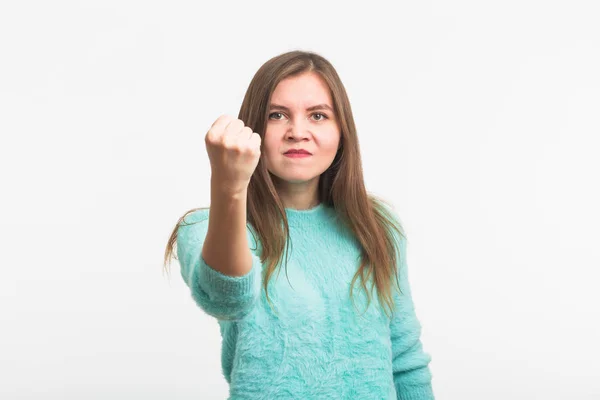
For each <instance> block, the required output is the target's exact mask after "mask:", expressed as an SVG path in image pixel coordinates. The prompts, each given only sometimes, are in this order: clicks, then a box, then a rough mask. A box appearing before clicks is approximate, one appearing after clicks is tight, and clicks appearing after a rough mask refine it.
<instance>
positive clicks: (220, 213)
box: [202, 180, 252, 276]
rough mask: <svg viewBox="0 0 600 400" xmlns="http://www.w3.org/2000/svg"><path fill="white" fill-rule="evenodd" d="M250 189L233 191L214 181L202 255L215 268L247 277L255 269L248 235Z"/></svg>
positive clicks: (223, 272) (231, 274) (227, 273)
mask: <svg viewBox="0 0 600 400" xmlns="http://www.w3.org/2000/svg"><path fill="white" fill-rule="evenodd" d="M246 202H247V191H243V192H239V193H237V194H230V193H228V192H227V191H226V190H225V189H224V188H221V187H220V186H219V183H218V181H216V180H213V181H211V205H210V215H209V223H208V231H207V234H206V239H205V241H204V245H203V247H202V257H203V258H204V260H205V261H206V263H207V264H208V265H210V266H211V267H212V268H213V269H214V270H215V271H218V272H220V273H222V274H224V275H229V276H244V275H246V274H247V273H248V272H250V270H251V268H252V254H251V252H250V248H249V245H248V238H247V234H246Z"/></svg>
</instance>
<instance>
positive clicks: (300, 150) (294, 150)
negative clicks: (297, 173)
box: [283, 149, 312, 156]
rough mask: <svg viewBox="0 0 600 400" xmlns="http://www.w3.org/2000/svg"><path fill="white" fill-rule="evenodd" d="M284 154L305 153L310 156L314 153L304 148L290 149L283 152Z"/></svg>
mask: <svg viewBox="0 0 600 400" xmlns="http://www.w3.org/2000/svg"><path fill="white" fill-rule="evenodd" d="M283 154H284V155H286V156H287V155H290V154H303V155H307V156H310V155H312V154H310V153H309V152H308V151H306V150H304V149H290V150H288V151H286V152H285V153H283Z"/></svg>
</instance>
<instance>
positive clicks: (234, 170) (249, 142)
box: [204, 115, 261, 195]
mask: <svg viewBox="0 0 600 400" xmlns="http://www.w3.org/2000/svg"><path fill="white" fill-rule="evenodd" d="M204 141H205V142H206V151H207V152H208V158H209V159H210V166H211V170H212V183H214V184H217V185H218V187H219V189H220V190H224V191H226V192H227V193H228V194H232V195H235V194H239V193H241V192H243V191H244V190H246V189H247V188H248V184H249V183H250V178H251V177H252V174H253V173H254V170H255V169H256V166H257V165H258V160H259V159H260V144H261V138H260V135H259V134H258V133H255V132H253V131H252V129H250V128H249V127H247V126H245V125H244V122H243V121H242V120H239V119H235V118H233V117H231V116H229V115H221V116H220V117H219V118H217V120H216V121H215V122H214V123H213V124H212V126H211V127H210V129H209V130H208V132H207V133H206V137H205V140H204Z"/></svg>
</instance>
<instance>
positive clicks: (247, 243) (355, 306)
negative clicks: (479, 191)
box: [165, 51, 434, 400]
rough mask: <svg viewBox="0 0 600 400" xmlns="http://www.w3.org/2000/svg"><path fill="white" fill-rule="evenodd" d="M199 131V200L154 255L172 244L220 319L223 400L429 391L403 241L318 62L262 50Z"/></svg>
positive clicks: (347, 113)
mask: <svg viewBox="0 0 600 400" xmlns="http://www.w3.org/2000/svg"><path fill="white" fill-rule="evenodd" d="M205 142H206V147H207V152H208V155H209V159H210V164H211V171H212V175H211V206H210V208H209V209H193V210H191V211H188V212H187V213H186V214H185V215H184V216H182V217H181V218H180V219H179V221H178V223H177V225H176V227H175V229H174V230H173V233H172V235H171V237H170V240H169V243H168V246H167V250H166V254H165V266H166V265H167V262H168V260H170V258H171V256H172V254H173V247H174V244H175V243H177V259H178V261H179V264H180V266H181V275H182V277H183V279H184V280H185V282H186V284H187V285H188V286H189V288H190V290H191V295H192V298H193V299H194V301H195V302H196V303H197V305H198V306H199V307H200V308H201V309H202V310H203V311H204V312H206V313H207V314H209V315H212V316H214V317H215V318H216V319H217V321H218V323H219V326H220V328H221V335H222V337H223V342H222V358H221V362H222V368H223V374H224V376H225V379H226V380H227V382H228V383H229V388H230V399H288V398H297V399H325V398H327V399H333V398H335V399H396V398H397V399H412V400H415V399H419V400H421V399H433V398H434V395H433V391H432V386H431V373H430V370H429V366H428V364H429V362H430V360H431V357H430V356H429V355H428V354H427V353H425V352H424V351H423V349H422V344H421V341H420V331H421V327H420V324H419V321H418V319H417V317H416V314H415V311H414V305H413V302H412V298H411V294H410V288H409V282H408V275H407V271H406V238H405V236H404V234H403V230H402V227H401V226H400V223H399V221H398V220H399V219H398V218H397V216H396V215H395V213H394V212H393V211H392V209H391V207H388V206H387V205H385V204H384V202H383V201H382V200H379V199H376V198H375V197H374V196H372V195H369V194H367V192H366V190H365V185H364V182H363V174H362V167H361V158H360V151H359V145H358V140H357V135H356V128H355V126H354V119H353V116H352V111H351V107H350V103H349V100H348V97H347V94H346V91H345V89H344V86H343V84H342V82H341V80H340V78H339V76H338V74H337V73H336V71H335V69H334V68H333V66H332V65H331V63H330V62H328V61H327V60H326V59H325V58H323V57H322V56H320V55H318V54H316V53H312V52H304V51H291V52H288V53H284V54H281V55H279V56H277V57H274V58H272V59H270V60H269V61H267V62H266V63H265V64H264V65H263V66H262V67H261V68H260V69H259V70H258V71H257V73H256V74H255V76H254V78H253V79H252V81H251V83H250V86H249V87H248V90H247V92H246V95H245V97H244V100H243V103H242V106H241V109H240V112H239V115H238V118H237V119H235V118H232V117H229V116H226V115H225V116H221V117H219V118H218V119H217V120H216V121H215V122H214V124H213V125H212V126H211V128H210V129H209V131H208V132H207V134H206V138H205ZM284 260H285V261H284ZM282 264H284V265H282ZM281 269H285V272H286V274H285V277H284V276H282V275H281V274H280V272H281ZM397 289H399V290H397ZM374 290H375V291H376V293H377V296H373V291H374Z"/></svg>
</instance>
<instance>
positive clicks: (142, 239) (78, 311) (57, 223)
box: [0, 0, 600, 400]
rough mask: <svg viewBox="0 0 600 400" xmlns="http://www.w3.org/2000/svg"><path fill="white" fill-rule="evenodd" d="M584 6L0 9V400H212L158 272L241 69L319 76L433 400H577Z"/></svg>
mask: <svg viewBox="0 0 600 400" xmlns="http://www.w3.org/2000/svg"><path fill="white" fill-rule="evenodd" d="M595 3H596V2H594V1H591V0H590V1H573V0H571V1H541V0H540V1H532V0H527V1H524V0H504V1H495V2H492V1H476V0H472V1H464V0H461V1H452V2H449V1H441V0H438V1H425V2H423V1H420V2H402V3H400V4H395V5H394V6H392V3H391V2H390V3H383V2H377V1H369V2H361V3H360V4H359V3H358V2H357V3H356V5H354V4H349V3H348V2H335V3H333V2H309V1H303V2H283V1H273V2H257V1H253V2H244V3H241V2H240V3H239V4H237V3H226V2H219V3H218V5H217V4H208V3H204V2H200V1H188V2H181V1H178V2H176V1H169V2H166V1H164V2H149V1H137V2H132V1H87V2H85V1H80V2H77V1H72V2H66V1H60V2H57V1H55V2H43V1H38V2H29V1H19V2H17V1H3V2H2V3H1V6H0V132H1V145H0V149H1V150H0V152H1V153H0V163H1V164H0V167H1V171H2V172H1V173H2V180H1V183H2V192H3V195H2V197H1V199H2V200H1V202H2V206H1V207H0V217H1V237H0V243H1V248H2V252H1V255H2V268H1V270H0V271H1V272H0V274H1V275H0V300H1V302H0V315H1V319H2V325H1V328H0V376H1V379H0V397H1V398H3V399H84V398H85V399H132V398H140V399H141V398H143V399H223V398H225V397H226V395H227V385H226V382H225V380H224V378H223V376H222V373H221V366H220V345H221V342H220V335H219V329H218V325H217V323H216V321H215V320H213V319H212V318H211V317H209V316H207V315H205V314H203V312H202V311H201V310H200V309H199V308H198V307H197V306H196V305H195V304H194V303H193V300H192V299H191V297H190V295H189V291H188V289H187V287H186V286H185V285H184V283H183V280H182V279H181V278H180V276H179V270H178V268H179V266H178V264H177V262H176V261H174V262H173V264H172V265H171V267H172V274H171V277H170V278H169V277H168V276H166V275H163V274H162V272H161V268H162V265H161V263H162V257H163V254H164V249H165V245H166V242H167V239H168V237H169V234H170V232H171V230H172V229H173V227H174V225H175V223H176V221H177V219H178V218H179V217H180V216H181V215H182V214H183V213H184V212H185V211H187V210H189V209H191V208H194V207H202V206H207V205H208V204H209V192H208V189H209V176H210V167H209V163H208V158H207V155H206V151H205V147H204V135H205V133H206V130H207V129H208V127H209V126H210V124H211V123H212V122H213V121H214V120H215V119H216V118H217V117H218V116H219V115H220V114H223V113H228V114H232V115H236V116H237V113H238V111H239V106H240V104H241V100H242V97H243V95H244V92H245V90H246V88H247V86H248V84H249V82H250V80H251V78H252V76H253V75H254V73H255V72H256V70H257V69H258V68H259V67H260V65H262V64H263V63H264V62H265V61H267V60H268V59H269V58H271V57H273V56H275V55H277V54H280V53H282V52H285V51H288V50H293V49H301V50H311V51H316V52H318V53H320V54H321V55H323V56H325V57H326V58H328V59H329V60H330V61H331V62H332V63H333V65H334V66H335V67H336V69H337V70H338V72H339V74H340V76H341V78H342V80H343V82H344V84H345V85H346V88H347V91H348V93H349V96H350V100H351V103H352V107H353V110H354V115H355V120H356V123H357V127H358V134H359V139H360V146H361V151H362V155H363V162H364V171H365V180H366V184H367V188H368V190H369V191H370V192H372V193H374V194H377V195H379V196H381V197H384V198H386V199H388V200H390V201H391V202H392V203H393V204H394V205H395V206H396V209H397V211H398V212H399V214H400V216H401V219H402V222H403V223H404V226H405V229H406V231H407V234H408V240H409V247H408V263H409V267H410V276H411V284H412V287H413V296H414V298H415V303H416V307H417V314H418V316H419V318H420V321H421V323H422V325H423V336H422V340H423V343H424V347H425V350H426V351H427V352H428V353H430V354H431V356H432V359H433V361H432V362H431V364H430V367H431V371H432V374H433V377H434V378H433V385H434V391H435V393H436V395H437V399H440V400H441V399H451V400H454V399H456V400H463V399H473V400H482V399H486V400H495V399H498V400H500V399H502V400H505V399H527V400H529V399H545V400H550V399H569V400H570V399H600V358H599V357H600V345H599V343H598V339H599V338H600V322H599V321H600V312H599V310H598V304H600V295H599V294H598V292H599V289H598V280H599V279H600V274H599V272H598V271H599V268H600V253H599V251H598V248H599V246H598V243H599V239H600V234H599V227H600V211H599V207H598V205H599V204H600V185H599V181H600V179H599V171H600V157H599V152H600V146H599V142H598V137H599V134H600V118H599V111H600V73H599V72H598V71H600V28H599V25H598V16H599V15H600V13H599V12H598V6H597V4H595Z"/></svg>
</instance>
